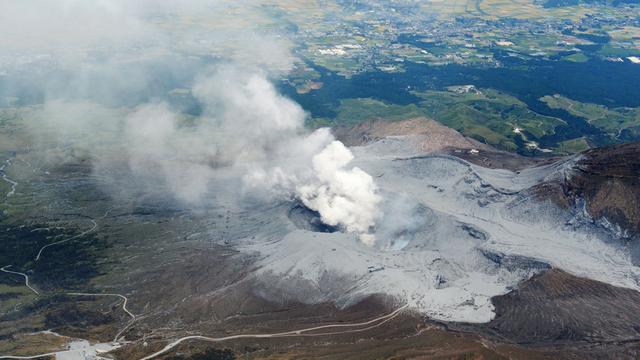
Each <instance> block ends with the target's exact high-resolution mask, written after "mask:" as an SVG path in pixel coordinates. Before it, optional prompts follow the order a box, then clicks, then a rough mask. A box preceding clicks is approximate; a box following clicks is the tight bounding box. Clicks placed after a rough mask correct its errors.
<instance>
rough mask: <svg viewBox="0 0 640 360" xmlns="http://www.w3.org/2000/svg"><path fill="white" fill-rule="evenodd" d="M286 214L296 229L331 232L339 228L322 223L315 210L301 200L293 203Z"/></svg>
mask: <svg viewBox="0 0 640 360" xmlns="http://www.w3.org/2000/svg"><path fill="white" fill-rule="evenodd" d="M288 215H289V220H291V222H292V223H293V224H294V225H295V226H296V227H297V228H298V229H303V230H308V231H313V232H323V233H331V232H336V231H338V230H339V229H338V228H337V227H336V226H331V225H327V224H325V223H323V222H322V220H321V219H320V214H319V213H318V212H317V211H313V210H311V209H309V208H308V207H306V206H304V204H302V203H301V202H295V203H293V206H292V207H291V209H290V210H289V214H288Z"/></svg>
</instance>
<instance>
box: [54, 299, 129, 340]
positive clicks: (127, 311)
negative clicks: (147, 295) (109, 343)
mask: <svg viewBox="0 0 640 360" xmlns="http://www.w3.org/2000/svg"><path fill="white" fill-rule="evenodd" d="M66 295H70V296H116V297H119V298H121V299H122V300H123V301H122V310H124V312H126V313H127V315H129V316H130V317H131V321H129V323H127V325H126V326H125V327H124V328H122V329H121V330H120V331H118V333H117V334H116V336H115V337H114V338H113V342H117V341H118V339H120V336H121V335H122V333H124V331H125V330H126V329H128V328H129V326H131V324H133V323H134V322H135V321H136V316H135V315H134V314H133V313H132V312H131V311H129V309H127V301H129V299H127V297H126V296H124V295H121V294H90V293H76V292H70V293H66Z"/></svg>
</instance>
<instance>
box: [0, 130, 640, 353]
mask: <svg viewBox="0 0 640 360" xmlns="http://www.w3.org/2000/svg"><path fill="white" fill-rule="evenodd" d="M335 132H336V135H337V136H338V137H339V138H341V139H343V140H344V141H347V142H350V144H352V145H353V147H352V151H353V153H354V155H355V159H354V164H355V165H356V166H358V167H360V168H362V169H364V170H365V171H367V172H368V173H370V174H372V176H373V177H374V179H375V182H376V184H377V186H378V187H379V191H380V193H381V194H382V195H384V198H385V199H387V200H385V202H384V203H383V205H382V209H383V212H384V216H385V217H383V218H382V220H380V221H379V222H378V224H377V227H376V229H375V232H374V235H375V236H376V243H375V245H374V246H367V245H365V244H363V243H362V242H361V241H359V240H358V237H357V235H356V234H353V233H348V232H344V231H343V230H342V229H341V228H340V227H339V226H328V225H326V224H324V223H323V222H322V221H321V219H320V214H319V213H318V212H316V211H313V210H310V209H308V208H307V207H305V206H304V204H302V203H301V202H300V201H297V200H293V201H292V200H290V199H282V200H281V201H277V202H265V201H263V200H261V199H260V198H259V197H252V196H247V195H246V194H245V195H242V199H243V201H242V202H238V201H237V197H238V196H240V194H238V193H237V192H235V191H234V190H232V189H234V187H233V186H232V185H233V184H232V182H233V179H234V177H225V176H221V177H219V178H217V179H216V180H215V181H214V182H212V183H211V186H212V189H213V191H212V193H211V195H210V196H212V198H215V200H216V201H212V202H210V204H213V205H210V206H206V207H202V208H200V209H198V211H192V210H189V209H186V208H184V207H181V206H179V205H178V204H176V203H174V202H172V201H170V200H168V199H164V198H162V197H156V196H155V195H154V193H152V192H149V193H144V192H143V193H141V194H139V196H137V197H123V198H126V199H128V200H127V201H123V200H122V199H123V198H118V197H114V196H113V195H111V196H109V195H108V194H107V193H106V192H105V191H103V190H102V189H108V188H111V187H114V188H125V187H126V186H127V181H128V179H127V178H126V177H117V176H112V177H111V178H110V179H112V182H110V183H109V184H108V186H109V187H107V188H105V184H104V183H103V182H102V181H103V178H101V177H99V176H97V174H96V173H95V172H93V171H92V170H91V169H90V168H89V166H88V165H87V164H86V161H85V160H83V158H82V157H80V158H71V159H70V160H67V161H66V162H64V163H61V164H57V165H56V166H55V167H41V166H44V164H42V163H39V162H38V159H39V157H40V155H39V154H37V153H36V152H35V151H31V152H27V151H25V152H21V153H18V154H15V156H14V157H13V158H11V159H10V163H11V165H10V166H7V167H6V168H5V170H6V171H5V172H4V174H6V175H7V177H8V178H9V179H11V180H12V181H15V182H16V183H17V185H16V186H15V192H14V194H12V196H11V197H9V198H8V199H9V200H8V201H7V202H6V203H5V208H4V209H5V213H6V214H9V215H10V216H8V217H7V220H5V221H8V220H11V219H13V221H14V223H7V224H6V227H5V228H4V231H3V233H6V234H10V237H9V238H8V239H9V240H10V239H13V240H11V241H6V242H3V244H2V246H4V248H5V249H7V251H5V252H3V254H9V253H12V254H14V255H12V256H5V257H3V260H4V261H5V262H7V263H12V264H14V265H13V267H11V268H10V269H13V270H15V271H17V272H21V273H24V274H26V275H28V276H29V278H30V279H31V286H33V289H34V290H35V291H37V292H38V294H35V293H34V292H32V291H30V290H29V288H26V287H25V286H24V285H25V283H24V278H23V277H21V276H20V275H16V274H11V273H8V274H4V273H3V274H2V284H3V285H2V286H5V287H6V288H7V289H8V290H10V291H6V292H4V294H5V297H6V300H5V302H4V303H3V307H2V315H1V316H0V321H1V322H2V324H3V326H2V328H3V331H2V333H1V337H2V338H1V339H0V349H4V351H5V352H7V353H13V354H20V355H34V354H38V353H45V352H46V351H51V350H55V349H58V350H59V349H61V347H62V346H64V344H66V340H65V341H61V339H71V338H81V339H87V340H90V341H92V342H98V343H110V342H111V341H113V339H114V337H118V334H121V335H122V338H121V339H120V341H121V342H123V344H122V346H120V347H119V348H118V349H116V350H115V351H114V352H112V355H111V356H113V357H115V358H117V359H141V358H144V357H145V356H148V355H150V354H153V353H154V352H158V351H161V350H162V349H163V348H164V347H165V346H167V345H168V344H170V343H171V342H172V341H176V340H177V339H180V338H182V337H185V336H188V335H206V336H209V337H214V338H219V337H226V336H234V335H238V334H274V333H275V334H277V333H280V332H285V333H286V332H289V331H295V330H296V329H306V328H312V327H318V326H327V325H336V324H342V325H347V326H348V325H349V324H358V323H367V322H369V321H372V319H376V318H378V317H380V316H384V315H385V314H388V313H390V312H392V311H394V310H396V309H398V308H399V307H400V306H402V305H403V304H409V306H410V307H409V308H408V309H407V310H406V311H402V312H401V313H399V314H398V315H397V316H396V317H393V318H391V319H389V321H386V322H382V321H380V322H375V323H372V324H373V325H372V327H369V326H359V327H354V328H352V329H348V331H346V332H344V331H343V330H344V329H341V328H337V329H333V330H332V331H330V332H329V333H327V334H324V333H322V332H319V331H310V332H309V333H304V334H295V333H294V334H291V335H287V336H283V337H275V338H268V339H267V338H239V339H231V340H228V341H225V342H224V343H222V342H220V343H215V342H213V343H212V342H207V341H201V340H200V341H198V340H197V339H194V340H186V341H184V342H181V343H179V344H177V345H176V346H175V347H174V348H171V350H170V351H168V352H166V353H163V354H161V355H159V356H158V357H157V358H165V359H200V358H203V357H204V358H214V359H215V358H222V359H227V358H233V357H242V358H292V359H295V358H300V359H303V358H309V357H311V356H314V357H315V356H322V357H324V358H327V359H332V358H333V359H344V358H352V359H377V358H469V357H470V358H483V359H503V358H516V359H531V358H533V359H535V358H539V359H561V358H567V359H577V358H584V356H585V354H589V355H590V356H593V357H600V358H630V359H631V358H635V357H637V354H638V353H637V351H638V339H639V334H638V327H637V325H636V324H637V323H638V320H640V319H638V315H637V314H639V313H640V311H638V310H640V296H639V295H638V294H639V293H638V286H639V285H638V278H639V277H638V268H637V266H636V265H637V263H636V262H634V261H633V260H632V259H631V258H630V256H631V255H633V253H634V252H633V251H634V249H633V246H632V245H633V242H632V241H631V238H630V237H628V236H627V235H626V234H632V233H633V231H635V230H634V228H633V226H630V225H629V224H633V219H634V218H633V217H632V215H631V214H634V211H637V206H636V207H634V205H633V203H631V202H627V201H624V200H626V199H628V198H629V197H631V198H632V196H636V195H634V194H636V193H635V192H633V191H635V190H634V189H635V186H636V185H635V184H636V181H637V177H635V176H634V174H635V172H634V171H636V170H634V169H636V168H634V166H636V165H637V164H635V161H636V160H637V159H635V158H633V157H632V155H631V154H633V153H634V151H635V150H634V149H637V145H633V144H632V145H626V146H621V147H614V148H610V149H598V150H591V151H589V152H586V153H584V154H582V155H580V156H577V157H572V158H565V159H557V160H556V159H543V160H530V159H527V158H523V157H520V156H517V155H511V154H507V153H502V152H499V151H496V150H494V149H492V148H490V147H488V146H485V145H482V144H478V143H477V142H474V141H473V140H469V139H467V138H465V137H463V136H462V135H460V134H459V133H457V132H455V131H453V130H451V129H447V128H445V127H443V126H442V125H438V124H437V123H434V122H432V121H430V120H427V119H422V118H421V119H413V120H409V121H404V122H396V123H384V122H381V121H379V120H378V121H373V122H370V123H367V124H365V125H359V126H357V127H355V128H353V129H347V128H342V129H337V130H335ZM472 149H475V150H478V151H477V152H471V151H470V150H472ZM489 163H490V164H491V166H489V165H488V164H489ZM609 163H611V164H613V165H614V166H611V167H610V168H609V167H608V166H607V164H609ZM27 164H29V165H27ZM114 171H116V170H114ZM611 184H616V185H615V186H614V189H618V188H620V189H626V190H625V191H626V192H627V193H628V194H629V196H626V197H623V196H613V197H609V196H605V194H609V193H606V191H610V190H611V188H610V186H609V185H611ZM9 185H11V184H10V183H9ZM8 191H11V186H8ZM615 191H620V190H615ZM616 194H617V193H616ZM62 199H64V200H62ZM600 199H605V200H606V201H605V203H602V202H601V200H600ZM581 201H582V202H583V203H584V204H586V205H585V207H584V209H586V215H585V213H584V212H582V209H583V208H579V207H578V205H579V204H581ZM28 202H31V203H33V204H37V206H35V207H34V206H30V207H27V206H24V205H23V204H26V203H28ZM594 203H595V205H594ZM50 204H54V207H52V206H51V205H50ZM590 204H591V205H590ZM635 204H637V203H635ZM596 205H599V206H601V208H598V207H597V206H596ZM594 206H596V207H594ZM616 208H619V209H620V210H612V209H616ZM35 209H42V210H41V211H36V210H35ZM599 209H600V211H602V212H601V214H607V215H604V216H603V217H602V218H606V219H609V221H610V224H617V225H616V226H619V227H620V229H624V230H626V231H628V232H624V231H618V230H617V229H618V228H617V227H612V226H604V225H603V224H604V223H603V221H602V220H597V219H598V215H597V214H598V212H597V211H598V210H599ZM605 209H606V210H605ZM578 210H580V211H578ZM610 214H625V217H622V216H621V217H619V218H616V217H613V216H611V215H610ZM18 216H19V217H18ZM16 219H19V220H16ZM594 219H595V220H594ZM620 219H631V220H625V221H627V222H624V221H621V220H620ZM614 220H615V221H616V222H614ZM93 222H95V224H96V225H95V227H93V225H92V224H93ZM21 225H25V226H21ZM614 230H615V231H614ZM622 235H624V236H622ZM625 236H627V237H625ZM18 239H26V240H25V241H24V242H19V241H18ZM27 240H28V241H27ZM58 241H66V242H62V243H59V245H54V246H51V247H49V248H46V250H45V251H44V252H43V255H42V259H40V260H38V261H34V258H35V257H36V255H37V254H38V252H39V251H38V250H39V249H41V247H42V246H44V245H46V244H50V243H52V242H58ZM63 259H67V260H69V259H73V261H64V260H63ZM371 269H373V270H371ZM74 292H86V293H93V294H105V293H107V294H120V295H122V296H123V297H126V299H127V304H126V309H127V310H128V311H131V313H132V314H133V316H134V319H133V321H131V320H132V319H131V317H130V316H129V315H128V314H127V313H126V312H125V311H124V308H123V303H122V298H118V297H112V298H109V297H100V296H87V297H83V298H78V297H75V296H74V295H70V294H72V293H74ZM5 325H6V326H5ZM8 329H12V330H8ZM45 330H53V331H54V332H55V333H56V334H59V335H51V334H50V333H42V332H41V331H45ZM26 334H32V335H28V336H30V337H29V338H25V336H27V335H26ZM60 336H62V337H60ZM64 336H69V337H70V338H66V337H64ZM27 340H28V341H27ZM27 343H28V344H30V345H29V346H28V347H29V348H28V349H27V348H25V347H24V346H25V345H24V344H27ZM21 344H22V345H21ZM212 349H213V350H212Z"/></svg>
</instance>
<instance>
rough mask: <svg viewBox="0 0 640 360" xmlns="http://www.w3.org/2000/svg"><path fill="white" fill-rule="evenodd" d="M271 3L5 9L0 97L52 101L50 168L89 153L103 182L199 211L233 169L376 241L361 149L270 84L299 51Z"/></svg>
mask: <svg viewBox="0 0 640 360" xmlns="http://www.w3.org/2000/svg"><path fill="white" fill-rule="evenodd" d="M262 11H263V10H261V8H260V2H254V1H247V2H243V3H242V4H240V5H238V4H237V3H236V2H231V1H205V0H202V1H195V2H181V1H177V0H175V1H170V0H161V1H151V0H137V1H124V0H99V1H93V2H86V1H80V0H63V1H62V2H57V3H55V4H53V3H51V2H48V1H44V0H25V1H20V2H15V3H9V4H6V5H5V6H3V12H2V14H0V70H2V71H4V72H5V73H7V74H8V75H7V76H5V77H4V78H3V81H0V99H2V97H3V96H6V97H9V96H18V97H21V99H22V101H23V103H25V104H32V103H34V102H35V103H38V102H41V103H40V104H38V105H37V106H35V107H34V109H35V110H32V111H31V113H30V116H32V117H33V118H34V119H36V120H35V121H33V122H32V123H30V124H29V125H28V126H29V128H30V130H31V133H32V134H33V137H34V140H35V141H37V142H38V143H40V144H41V145H42V146H45V147H47V148H48V149H49V150H52V151H49V152H48V153H49V154H50V155H48V156H49V158H48V159H46V160H47V161H49V162H50V163H51V164H54V163H63V162H65V161H77V160H79V159H82V160H86V159H89V160H90V161H91V162H92V164H93V169H94V173H95V174H96V175H99V176H98V177H99V178H100V179H102V180H103V181H104V182H105V183H114V184H115V183H119V184H120V185H119V188H120V189H121V188H122V187H123V186H126V187H127V188H128V189H127V190H129V191H130V192H131V193H136V192H146V193H152V192H154V191H155V193H156V194H166V193H169V194H171V195H172V198H174V199H176V200H177V201H179V202H180V203H182V204H184V205H185V206H188V207H191V208H194V209H195V208H197V207H199V206H206V205H207V204H206V202H207V201H210V195H211V192H212V183H214V182H216V181H218V180H219V178H220V176H221V174H224V176H232V177H234V178H235V179H237V181H234V182H233V184H232V186H236V187H237V189H233V191H238V193H240V192H242V191H245V192H252V193H253V194H259V196H262V197H263V198H264V200H265V201H281V200H283V199H285V200H286V199H292V198H295V197H297V198H300V200H301V201H302V202H303V203H304V204H305V205H306V206H308V207H309V208H311V209H313V210H316V211H317V212H318V213H319V214H320V215H321V217H322V220H323V221H324V222H326V223H327V224H329V225H333V226H338V227H341V228H343V229H344V230H345V231H348V232H354V233H357V234H360V235H361V238H362V239H363V240H366V241H368V242H371V241H373V238H372V237H370V236H367V234H368V233H369V231H370V229H371V228H373V227H374V225H375V221H376V218H377V217H378V216H379V213H378V209H377V207H378V203H379V202H380V197H379V195H377V189H376V187H375V185H374V183H373V179H372V178H371V176H369V175H368V174H366V173H365V172H364V171H362V170H360V169H358V168H350V167H349V163H350V161H351V159H352V158H353V155H352V154H351V152H350V151H349V150H348V149H347V148H346V147H344V145H342V144H341V143H340V142H337V141H335V139H334V138H333V136H332V135H331V133H330V132H329V131H328V129H319V130H316V131H313V132H309V131H308V130H307V129H305V127H304V123H305V119H306V117H307V114H306V112H305V111H304V110H303V109H302V108H301V107H300V106H299V105H298V104H297V103H295V102H294V101H292V100H291V99H288V98H286V97H284V96H282V95H281V94H279V93H278V91H277V89H276V88H275V86H274V85H273V79H274V78H278V77H279V76H282V75H283V74H285V73H287V72H288V71H290V70H291V69H292V67H293V65H294V62H295V61H296V59H295V57H294V56H293V55H292V52H291V47H292V46H291V43H290V42H289V41H288V40H287V39H286V38H285V37H282V36H280V34H278V33H276V32H271V31H264V30H265V29H266V28H268V26H267V27H260V26H261V25H264V24H265V22H264V21H262V20H260V17H259V14H261V12H262ZM16 54H19V56H16ZM2 71H0V73H2ZM0 76H1V75H0ZM15 89H24V91H22V90H21V92H19V93H15ZM12 92H13V93H12ZM25 99H27V100H28V101H27V100H25ZM185 104H187V105H185ZM185 108H188V109H190V110H192V109H193V108H196V110H197V111H196V110H194V111H189V112H185V111H183V110H184V109H185ZM125 169H126V170H125ZM125 171H126V172H125ZM123 178H124V179H127V180H130V181H125V182H123V181H122V179H123Z"/></svg>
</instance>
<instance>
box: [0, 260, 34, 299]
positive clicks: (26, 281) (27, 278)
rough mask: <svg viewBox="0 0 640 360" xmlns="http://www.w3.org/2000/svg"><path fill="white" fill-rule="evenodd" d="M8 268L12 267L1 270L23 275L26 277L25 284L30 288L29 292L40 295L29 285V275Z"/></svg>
mask: <svg viewBox="0 0 640 360" xmlns="http://www.w3.org/2000/svg"><path fill="white" fill-rule="evenodd" d="M8 267H11V265H7V266H4V267H3V268H1V269H0V271H3V272H6V273H9V274H16V275H22V276H23V277H24V284H25V285H26V286H27V287H28V288H29V290H31V291H33V292H34V293H35V294H36V295H40V293H39V292H38V290H36V289H34V288H32V287H31V285H29V275H27V274H25V273H21V272H18V271H11V270H7V268H8Z"/></svg>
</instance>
